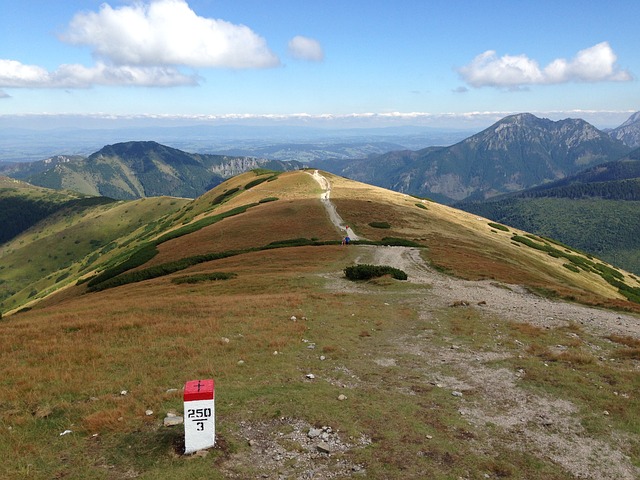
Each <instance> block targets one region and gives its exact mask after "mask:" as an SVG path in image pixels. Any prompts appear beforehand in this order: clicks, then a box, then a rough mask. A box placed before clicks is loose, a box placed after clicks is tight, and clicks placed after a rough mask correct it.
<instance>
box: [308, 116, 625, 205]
mask: <svg viewBox="0 0 640 480" xmlns="http://www.w3.org/2000/svg"><path fill="white" fill-rule="evenodd" d="M629 150H630V148H629V147H627V146H625V145H624V144H623V143H622V142H621V141H619V140H615V139H612V138H611V137H609V136H608V135H607V134H605V133H604V132H601V131H600V130H598V129H596V128H595V127H593V126H592V125H590V124H589V123H587V122H585V121H584V120H580V119H565V120H560V121H552V120H549V119H541V118H538V117H536V116H535V115H532V114H529V113H524V114H516V115H511V116H508V117H505V118H503V119H502V120H500V121H498V122H496V123H495V124H494V125H492V126H491V127H489V128H487V129H485V130H483V131H481V132H479V133H477V134H475V135H473V136H471V137H469V138H467V139H465V140H463V141H461V142H459V143H457V144H454V145H452V146H449V147H442V148H428V149H425V150H419V151H416V152H404V153H400V152H391V153H389V154H385V155H380V156H377V157H375V158H373V159H371V160H369V159H367V160H356V161H353V162H347V163H344V164H342V166H339V164H337V163H335V162H334V163H333V164H325V163H323V162H319V163H317V166H318V167H319V168H322V167H323V166H327V167H328V168H327V169H328V170H330V171H332V172H334V173H338V174H341V175H345V176H348V177H351V178H355V179H357V180H359V181H364V182H366V183H372V184H374V185H379V186H382V187H385V188H390V189H392V190H396V191H401V192H404V193H410V194H414V195H419V196H428V197H430V198H434V199H435V200H438V201H441V202H445V203H448V204H451V203H453V202H455V201H461V200H463V199H467V198H469V199H472V198H487V197H491V196H495V195H498V194H501V193H507V192H510V191H516V190H522V189H524V188H529V187H531V186H534V185H539V184H542V183H545V182H548V181H552V180H557V179H559V178H562V177H564V176H567V175H570V174H573V173H576V172H577V171H579V170H581V169H584V168H586V167H588V166H590V165H593V164H597V163H603V162H605V161H607V160H612V159H615V158H619V157H621V156H622V155H624V154H626V153H627V152H628V151H629ZM390 158H392V159H394V160H393V161H394V162H395V164H398V163H401V164H402V165H401V168H400V169H396V170H394V169H388V168H387V167H386V165H385V164H386V163H387V160H388V159H390ZM368 162H371V163H372V165H367V163H368Z"/></svg>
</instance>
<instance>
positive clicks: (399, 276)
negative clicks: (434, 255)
mask: <svg viewBox="0 0 640 480" xmlns="http://www.w3.org/2000/svg"><path fill="white" fill-rule="evenodd" d="M344 275H345V277H347V278H348V279H349V280H371V279H372V278H377V277H384V276H385V275H391V276H392V277H393V278H395V279H396V280H406V279H407V278H408V277H407V274H406V273H405V272H403V271H402V270H400V269H398V268H394V267H389V266H387V265H369V264H361V265H352V266H350V267H347V268H345V269H344Z"/></svg>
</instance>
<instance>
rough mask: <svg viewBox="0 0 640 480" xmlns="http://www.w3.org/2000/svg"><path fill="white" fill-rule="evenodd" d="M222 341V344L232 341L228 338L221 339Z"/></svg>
mask: <svg viewBox="0 0 640 480" xmlns="http://www.w3.org/2000/svg"><path fill="white" fill-rule="evenodd" d="M220 341H221V342H222V343H229V342H230V341H231V340H229V339H228V338H227V337H222V338H221V339H220Z"/></svg>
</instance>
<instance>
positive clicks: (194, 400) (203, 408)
mask: <svg viewBox="0 0 640 480" xmlns="http://www.w3.org/2000/svg"><path fill="white" fill-rule="evenodd" d="M215 443H216V423H215V392H214V385H213V379H208V380H189V381H188V382H187V383H185V385H184V453H185V454H189V453H194V452H197V451H198V450H204V449H205V448H211V447H213V446H214V445H215Z"/></svg>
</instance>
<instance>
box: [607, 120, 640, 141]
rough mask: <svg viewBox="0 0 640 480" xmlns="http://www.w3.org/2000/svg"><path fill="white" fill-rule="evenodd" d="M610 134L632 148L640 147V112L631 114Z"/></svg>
mask: <svg viewBox="0 0 640 480" xmlns="http://www.w3.org/2000/svg"><path fill="white" fill-rule="evenodd" d="M609 135H611V136H612V137H613V138H616V139H618V140H622V141H623V142H624V143H625V144H626V145H628V146H630V147H632V148H637V147H640V112H636V113H634V114H633V115H631V116H630V117H629V118H628V119H627V121H626V122H624V123H623V124H622V125H620V126H619V127H617V128H614V129H613V130H611V131H610V132H609Z"/></svg>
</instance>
